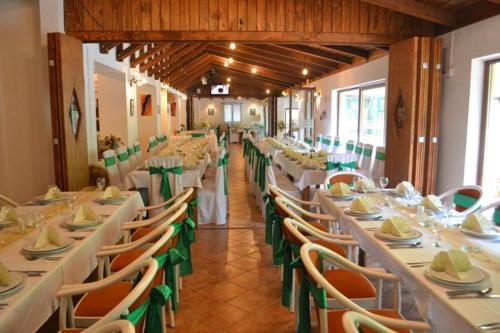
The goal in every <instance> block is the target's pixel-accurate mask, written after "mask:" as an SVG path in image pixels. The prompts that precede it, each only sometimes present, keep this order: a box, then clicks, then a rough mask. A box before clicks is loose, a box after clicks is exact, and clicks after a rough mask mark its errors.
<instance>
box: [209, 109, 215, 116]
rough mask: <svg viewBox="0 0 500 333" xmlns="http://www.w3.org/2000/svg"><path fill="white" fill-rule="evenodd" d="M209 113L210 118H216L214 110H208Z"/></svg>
mask: <svg viewBox="0 0 500 333" xmlns="http://www.w3.org/2000/svg"><path fill="white" fill-rule="evenodd" d="M207 112H208V115H209V116H214V115H215V109H214V108H208V109H207Z"/></svg>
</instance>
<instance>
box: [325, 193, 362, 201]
mask: <svg viewBox="0 0 500 333" xmlns="http://www.w3.org/2000/svg"><path fill="white" fill-rule="evenodd" d="M325 195H326V196H327V197H330V198H335V199H339V200H350V199H352V198H353V197H354V195H355V193H352V194H347V195H338V194H334V193H332V192H330V191H328V192H325Z"/></svg>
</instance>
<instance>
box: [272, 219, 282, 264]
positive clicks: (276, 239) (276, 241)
mask: <svg viewBox="0 0 500 333" xmlns="http://www.w3.org/2000/svg"><path fill="white" fill-rule="evenodd" d="M282 239H283V218H282V217H281V216H280V215H279V214H278V212H276V214H274V216H273V244H272V247H273V264H275V265H281V264H282V263H283V256H282V255H280V247H281V245H280V244H281V240H282Z"/></svg>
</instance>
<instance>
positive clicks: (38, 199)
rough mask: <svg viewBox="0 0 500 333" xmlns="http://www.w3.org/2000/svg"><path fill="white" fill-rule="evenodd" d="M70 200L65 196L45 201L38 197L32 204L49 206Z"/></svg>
mask: <svg viewBox="0 0 500 333" xmlns="http://www.w3.org/2000/svg"><path fill="white" fill-rule="evenodd" d="M67 199H68V198H67V197H66V196H65V195H63V196H62V197H59V198H55V199H45V198H43V197H38V198H34V199H33V200H32V201H31V202H32V203H34V204H39V205H48V204H51V203H54V202H61V201H66V200H67Z"/></svg>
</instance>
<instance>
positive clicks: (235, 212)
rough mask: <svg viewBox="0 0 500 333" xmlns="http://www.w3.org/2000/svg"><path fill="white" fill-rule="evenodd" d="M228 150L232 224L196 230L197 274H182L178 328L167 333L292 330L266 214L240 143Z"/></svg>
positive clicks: (195, 260) (193, 252)
mask: <svg viewBox="0 0 500 333" xmlns="http://www.w3.org/2000/svg"><path fill="white" fill-rule="evenodd" d="M230 153H231V157H230V162H229V168H228V170H229V220H228V223H227V225H226V226H224V227H223V228H221V227H213V226H212V227H210V226H208V227H204V228H200V229H198V232H197V241H196V243H194V244H193V245H192V255H193V266H194V274H193V275H191V276H188V277H186V278H184V286H183V289H182V291H181V302H180V309H179V311H178V312H177V314H176V327H175V329H170V330H168V331H169V332H172V331H175V332H192V333H201V332H234V333H236V332H262V333H265V332H273V333H274V332H276V333H278V332H293V331H294V330H293V322H294V319H293V315H292V314H290V313H289V312H288V310H287V309H286V308H284V307H283V306H281V304H280V297H281V296H280V295H281V291H280V286H281V285H280V278H279V275H280V272H279V268H277V267H274V266H273V265H272V263H271V249H270V247H269V246H268V245H265V244H264V229H263V227H264V224H263V218H262V215H261V213H260V211H259V210H258V209H257V208H256V205H255V198H254V197H253V196H252V195H251V194H249V193H248V187H247V181H246V179H245V175H244V159H243V156H242V155H243V151H242V146H241V145H237V144H231V145H230Z"/></svg>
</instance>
